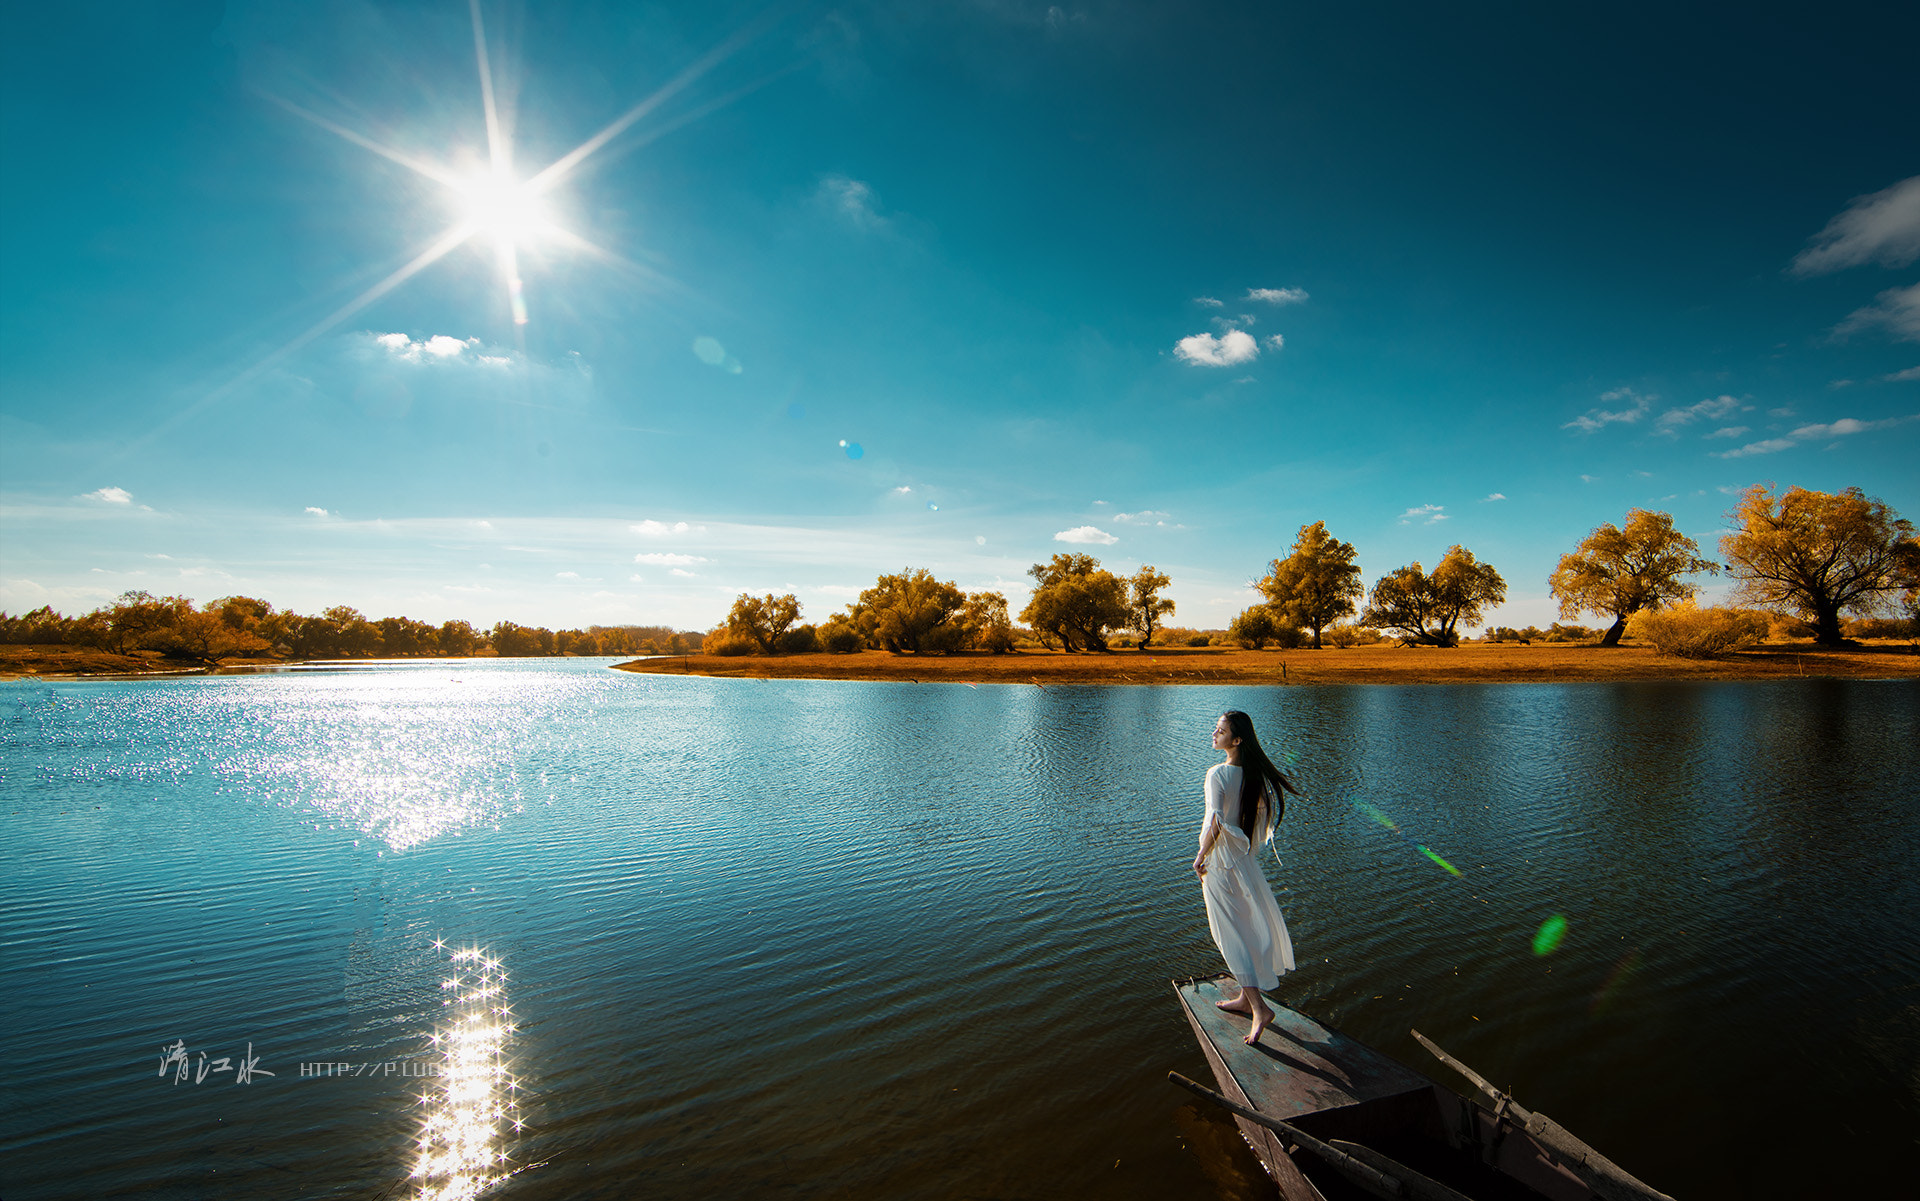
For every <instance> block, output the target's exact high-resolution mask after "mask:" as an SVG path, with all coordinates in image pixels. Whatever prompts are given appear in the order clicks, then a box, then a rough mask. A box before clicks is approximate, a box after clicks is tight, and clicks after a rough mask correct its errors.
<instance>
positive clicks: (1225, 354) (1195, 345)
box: [1173, 329, 1260, 367]
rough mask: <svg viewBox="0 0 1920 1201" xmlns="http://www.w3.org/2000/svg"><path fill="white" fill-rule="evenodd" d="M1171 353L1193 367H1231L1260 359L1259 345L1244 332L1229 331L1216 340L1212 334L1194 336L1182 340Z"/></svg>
mask: <svg viewBox="0 0 1920 1201" xmlns="http://www.w3.org/2000/svg"><path fill="white" fill-rule="evenodd" d="M1173 353H1174V354H1176V355H1178V356H1179V357H1180V358H1181V359H1183V360H1185V361H1186V362H1188V363H1191V364H1192V365H1193V366H1195V367H1231V366H1234V365H1235V364H1237V363H1246V362H1251V361H1252V360H1254V359H1257V358H1259V357H1260V344H1259V343H1257V342H1255V341H1254V340H1253V335H1252V334H1249V333H1247V332H1246V331H1244V330H1237V329H1230V330H1228V331H1227V332H1226V333H1225V334H1222V335H1221V336H1220V337H1218V338H1216V337H1214V336H1213V335H1212V334H1194V335H1192V336H1191V337H1187V338H1182V339H1180V341H1178V342H1176V343H1175V344H1174V347H1173Z"/></svg>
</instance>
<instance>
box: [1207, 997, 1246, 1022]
mask: <svg viewBox="0 0 1920 1201" xmlns="http://www.w3.org/2000/svg"><path fill="white" fill-rule="evenodd" d="M1213 1007H1214V1008H1215V1009H1218V1010H1219V1011H1220V1012H1221V1013H1237V1014H1239V1015H1240V1016H1241V1017H1249V1016H1251V1011H1250V1010H1249V1009H1248V1008H1247V994H1246V993H1241V994H1240V995H1239V996H1237V997H1235V998H1234V999H1233V1000H1231V1001H1215V1002H1214V1003H1213Z"/></svg>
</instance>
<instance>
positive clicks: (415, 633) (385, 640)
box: [373, 617, 440, 656]
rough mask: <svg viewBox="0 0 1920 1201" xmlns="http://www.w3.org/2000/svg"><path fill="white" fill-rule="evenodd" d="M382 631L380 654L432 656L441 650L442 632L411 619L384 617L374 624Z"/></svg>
mask: <svg viewBox="0 0 1920 1201" xmlns="http://www.w3.org/2000/svg"><path fill="white" fill-rule="evenodd" d="M373 624H374V625H375V626H377V627H378V628H379V630H380V652H381V653H382V654H384V655H395V656H398V655H431V654H433V653H434V652H436V651H438V650H439V649H440V631H438V630H436V629H434V628H433V627H432V626H430V625H428V624H427V623H426V622H424V621H415V620H414V619H413V618H411V617H382V618H381V619H380V620H379V621H376V622H374V623H373Z"/></svg>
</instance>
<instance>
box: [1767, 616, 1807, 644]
mask: <svg viewBox="0 0 1920 1201" xmlns="http://www.w3.org/2000/svg"><path fill="white" fill-rule="evenodd" d="M1766 618H1767V622H1768V629H1767V637H1769V638H1771V639H1773V640H1774V641H1775V642H1791V641H1793V640H1794V639H1795V638H1811V637H1813V636H1814V635H1815V634H1817V633H1819V631H1818V630H1816V629H1814V628H1813V623H1812V622H1810V621H1808V620H1807V619H1806V618H1804V617H1796V616H1794V615H1792V614H1790V613H1769V614H1767V615H1766Z"/></svg>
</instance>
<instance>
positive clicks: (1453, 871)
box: [1413, 842, 1460, 876]
mask: <svg viewBox="0 0 1920 1201" xmlns="http://www.w3.org/2000/svg"><path fill="white" fill-rule="evenodd" d="M1413 845H1414V846H1415V847H1418V848H1419V851H1420V853H1421V854H1422V855H1425V856H1426V857H1427V858H1429V859H1431V860H1433V861H1434V862H1435V863H1437V864H1439V865H1440V866H1441V867H1444V868H1446V869H1447V874H1448V875H1450V876H1457V875H1459V874H1460V869H1459V868H1457V867H1455V866H1453V864H1451V863H1448V862H1447V861H1446V860H1445V859H1442V858H1440V856H1438V855H1436V854H1434V853H1433V851H1432V849H1431V848H1429V847H1426V846H1422V845H1421V844H1420V843H1417V842H1416V843H1414V844H1413Z"/></svg>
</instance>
